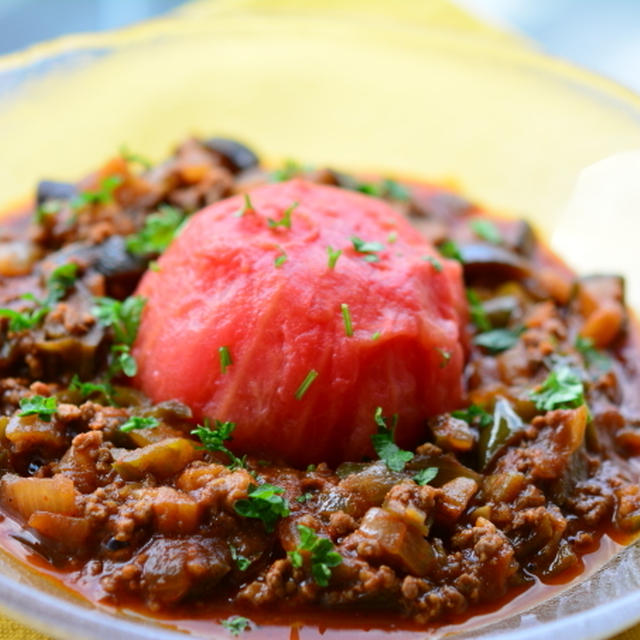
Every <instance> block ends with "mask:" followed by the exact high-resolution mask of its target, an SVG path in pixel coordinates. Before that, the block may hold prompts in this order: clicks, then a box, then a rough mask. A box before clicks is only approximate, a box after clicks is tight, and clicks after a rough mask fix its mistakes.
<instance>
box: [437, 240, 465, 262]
mask: <svg viewBox="0 0 640 640" xmlns="http://www.w3.org/2000/svg"><path fill="white" fill-rule="evenodd" d="M438 251H439V252H440V253H441V254H442V255H443V256H444V257H445V258H450V259H451V260H457V261H458V262H464V259H463V258H462V254H461V253H460V247H458V245H457V244H456V243H455V242H454V241H453V240H445V241H444V242H443V243H442V244H441V245H439V246H438Z"/></svg>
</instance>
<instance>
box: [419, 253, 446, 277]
mask: <svg viewBox="0 0 640 640" xmlns="http://www.w3.org/2000/svg"><path fill="white" fill-rule="evenodd" d="M422 259H423V260H426V261H427V262H430V263H431V264H432V266H433V268H434V269H435V270H436V271H437V272H438V273H442V262H440V260H438V258H436V257H435V256H422Z"/></svg>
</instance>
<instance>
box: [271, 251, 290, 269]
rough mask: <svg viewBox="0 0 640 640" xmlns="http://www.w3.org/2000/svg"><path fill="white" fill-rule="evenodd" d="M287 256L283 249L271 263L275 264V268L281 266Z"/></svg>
mask: <svg viewBox="0 0 640 640" xmlns="http://www.w3.org/2000/svg"><path fill="white" fill-rule="evenodd" d="M288 257H289V256H287V254H286V253H285V252H284V251H283V252H282V253H281V254H280V255H279V256H277V257H276V259H275V260H274V261H273V264H274V265H275V267H276V269H278V268H279V267H281V266H282V265H283V264H284V263H285V262H286V261H287V258H288Z"/></svg>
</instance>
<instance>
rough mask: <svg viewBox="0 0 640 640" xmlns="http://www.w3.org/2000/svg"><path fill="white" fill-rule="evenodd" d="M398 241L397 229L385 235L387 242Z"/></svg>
mask: <svg viewBox="0 0 640 640" xmlns="http://www.w3.org/2000/svg"><path fill="white" fill-rule="evenodd" d="M397 241H398V232H397V231H392V232H391V233H389V235H388V236H387V242H388V243H389V244H393V243H394V242H397Z"/></svg>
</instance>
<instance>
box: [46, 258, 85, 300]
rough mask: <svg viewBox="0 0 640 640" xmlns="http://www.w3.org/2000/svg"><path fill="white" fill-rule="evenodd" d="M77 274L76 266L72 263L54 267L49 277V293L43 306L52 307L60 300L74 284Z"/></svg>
mask: <svg viewBox="0 0 640 640" xmlns="http://www.w3.org/2000/svg"><path fill="white" fill-rule="evenodd" d="M77 274H78V265H77V264H75V263H74V262H69V263H67V264H63V265H60V266H59V267H56V268H55V269H54V270H53V271H52V272H51V275H50V276H49V282H48V286H49V293H48V294H47V298H46V300H45V301H44V306H49V305H53V304H56V303H57V302H59V301H60V300H62V298H64V296H65V295H66V293H67V291H68V290H69V289H70V288H71V287H73V285H74V284H75V281H76V278H77Z"/></svg>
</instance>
